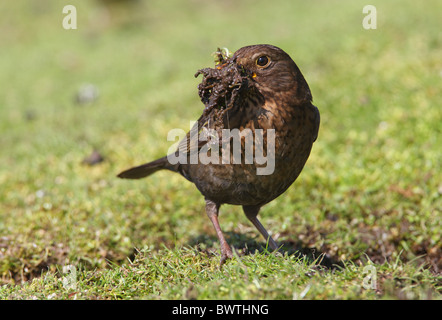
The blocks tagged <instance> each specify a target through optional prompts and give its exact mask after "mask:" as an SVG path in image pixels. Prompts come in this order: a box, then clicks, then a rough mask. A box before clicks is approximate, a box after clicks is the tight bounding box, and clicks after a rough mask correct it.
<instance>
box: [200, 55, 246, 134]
mask: <svg viewBox="0 0 442 320" xmlns="http://www.w3.org/2000/svg"><path fill="white" fill-rule="evenodd" d="M215 54H216V59H215V61H216V62H217V65H216V67H215V68H205V69H201V70H198V72H197V73H196V74H195V77H198V76H199V75H200V74H202V75H203V80H202V81H201V83H200V84H199V85H198V94H199V96H200V98H201V101H202V102H203V103H204V105H205V108H204V112H203V116H202V119H203V120H204V122H210V123H212V124H213V125H214V126H215V127H216V128H218V129H223V128H224V115H225V114H226V113H227V112H228V110H230V109H232V108H238V107H239V105H240V103H241V101H242V100H243V99H241V95H242V93H243V92H244V91H245V90H244V89H245V88H247V87H248V86H249V78H248V75H247V73H246V72H245V70H244V69H243V68H242V67H240V66H238V65H237V64H236V63H235V62H234V61H233V60H232V59H231V58H229V57H228V56H226V55H225V54H223V53H222V52H221V50H220V49H218V51H217V52H216V53H215ZM212 121H213V122H212Z"/></svg>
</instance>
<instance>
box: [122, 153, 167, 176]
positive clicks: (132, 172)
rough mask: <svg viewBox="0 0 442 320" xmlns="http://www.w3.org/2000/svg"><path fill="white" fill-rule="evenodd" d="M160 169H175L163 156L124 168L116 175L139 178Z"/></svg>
mask: <svg viewBox="0 0 442 320" xmlns="http://www.w3.org/2000/svg"><path fill="white" fill-rule="evenodd" d="M161 169H169V170H172V171H175V170H174V168H173V167H172V166H171V165H170V163H169V161H168V160H167V157H163V158H160V159H157V160H155V161H152V162H149V163H145V164H142V165H140V166H137V167H133V168H130V169H128V170H125V171H123V172H121V173H120V174H118V176H117V177H118V178H122V179H141V178H144V177H147V176H149V175H151V174H152V173H154V172H157V171H158V170H161Z"/></svg>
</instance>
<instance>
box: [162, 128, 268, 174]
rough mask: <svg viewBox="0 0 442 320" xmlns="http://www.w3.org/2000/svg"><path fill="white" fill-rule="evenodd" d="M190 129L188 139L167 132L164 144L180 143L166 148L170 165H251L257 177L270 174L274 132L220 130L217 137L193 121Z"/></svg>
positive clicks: (178, 131)
mask: <svg viewBox="0 0 442 320" xmlns="http://www.w3.org/2000/svg"><path fill="white" fill-rule="evenodd" d="M190 128H191V129H190V132H189V134H188V135H186V132H185V131H184V130H182V129H172V130H170V131H169V133H168V135H167V141H175V140H176V138H178V139H179V140H181V142H180V143H179V145H178V149H177V148H176V145H173V146H171V147H170V148H169V151H168V156H167V159H168V161H169V163H170V164H177V163H180V164H199V163H201V164H255V165H256V174H257V175H270V174H272V173H273V172H274V170H275V136H276V135H275V129H267V130H264V129H255V130H251V129H248V128H245V129H242V130H239V129H236V128H235V129H222V130H221V133H220V134H219V133H218V131H217V130H215V129H209V128H205V127H203V128H202V129H201V130H199V129H198V126H197V125H195V122H193V121H191V122H190ZM183 139H184V140H183ZM201 142H202V143H201ZM242 142H244V143H242ZM264 149H265V150H264Z"/></svg>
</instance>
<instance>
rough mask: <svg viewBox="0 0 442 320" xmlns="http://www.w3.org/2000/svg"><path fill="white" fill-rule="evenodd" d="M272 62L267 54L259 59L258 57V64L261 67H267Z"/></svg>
mask: <svg viewBox="0 0 442 320" xmlns="http://www.w3.org/2000/svg"><path fill="white" fill-rule="evenodd" d="M269 63H270V59H269V57H267V56H260V57H259V58H258V59H256V65H257V66H259V67H262V68H264V67H267V66H268V65H269Z"/></svg>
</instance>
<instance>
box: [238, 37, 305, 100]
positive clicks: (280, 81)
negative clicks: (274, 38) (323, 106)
mask: <svg viewBox="0 0 442 320" xmlns="http://www.w3.org/2000/svg"><path fill="white" fill-rule="evenodd" d="M231 61H232V62H233V63H236V64H237V65H238V66H239V67H241V68H242V69H243V70H244V71H245V72H246V73H247V74H248V76H249V78H250V80H251V81H252V83H254V84H255V86H256V87H257V89H258V90H259V91H260V92H261V93H262V94H263V95H266V93H269V94H272V93H273V94H275V93H279V92H281V93H282V92H285V93H286V94H289V95H291V96H292V98H294V99H296V100H298V101H299V102H310V101H311V100H312V95H311V92H310V88H309V86H308V84H307V82H306V81H305V79H304V76H303V75H302V73H301V71H300V70H299V68H298V66H297V65H296V63H295V62H294V61H293V60H292V59H291V58H290V56H289V55H288V54H287V53H285V52H284V51H283V50H281V49H280V48H278V47H275V46H272V45H267V44H259V45H252V46H247V47H243V48H241V49H239V50H237V51H236V52H235V54H234V55H233V57H232V58H231Z"/></svg>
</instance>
